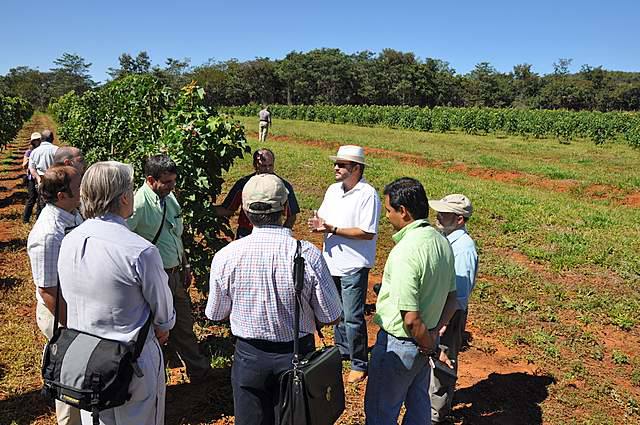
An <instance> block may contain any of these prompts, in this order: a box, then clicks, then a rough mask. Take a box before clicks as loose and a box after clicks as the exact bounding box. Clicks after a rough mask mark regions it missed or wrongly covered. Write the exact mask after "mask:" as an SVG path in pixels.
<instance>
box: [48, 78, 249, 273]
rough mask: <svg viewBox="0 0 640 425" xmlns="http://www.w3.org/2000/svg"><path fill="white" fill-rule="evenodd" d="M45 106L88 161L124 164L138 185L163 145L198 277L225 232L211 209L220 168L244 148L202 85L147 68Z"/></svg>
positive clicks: (236, 127) (233, 124)
mask: <svg viewBox="0 0 640 425" xmlns="http://www.w3.org/2000/svg"><path fill="white" fill-rule="evenodd" d="M50 112H51V113H52V115H53V116H54V117H55V119H56V121H57V122H58V124H59V126H58V135H59V136H60V138H61V139H62V140H64V141H65V142H66V143H68V144H70V145H73V146H76V147H78V148H80V149H82V151H83V152H84V154H85V157H86V160H87V162H89V163H92V162H95V161H105V160H116V161H121V162H126V163H129V164H131V165H133V167H134V170H135V176H136V181H137V184H138V185H139V184H142V183H143V182H144V174H143V172H142V165H143V163H144V160H145V158H147V157H148V156H150V155H154V154H157V153H161V152H165V153H167V154H168V155H169V156H170V157H171V158H172V159H173V160H174V161H175V162H176V164H177V165H178V172H179V174H178V186H177V188H178V189H177V190H176V194H177V196H178V197H179V199H180V204H181V205H182V211H183V218H184V224H185V234H186V237H185V248H186V250H187V252H188V255H189V260H190V262H191V264H192V267H193V270H194V272H195V273H196V275H200V276H204V275H205V274H206V273H207V272H208V268H209V266H210V264H211V259H212V257H213V254H214V253H215V251H217V250H218V249H219V248H220V247H221V246H222V245H223V244H224V241H223V240H222V239H220V238H219V237H218V235H219V234H220V232H221V231H222V232H223V233H227V234H228V233H229V229H228V223H227V222H226V221H224V220H223V219H220V218H218V217H216V216H215V215H214V214H212V212H211V211H212V210H213V205H214V204H215V200H216V197H217V196H218V195H219V194H220V192H221V188H222V183H223V179H222V174H223V172H224V171H227V170H229V167H231V165H232V164H233V162H234V161H235V160H236V159H237V158H238V157H242V156H243V155H244V154H245V153H247V152H249V147H248V145H247V142H246V139H245V135H244V129H243V127H242V126H241V125H240V124H239V123H238V122H237V121H233V120H232V119H231V118H230V117H229V116H227V115H226V114H220V113H218V112H217V111H216V110H214V109H211V108H210V107H208V106H206V105H205V103H204V90H203V89H202V88H200V87H198V86H196V85H195V84H194V83H192V84H189V85H187V86H186V87H183V88H182V90H180V91H176V90H173V89H171V88H169V87H168V86H165V85H164V84H163V83H162V82H161V81H159V80H158V79H156V78H155V77H153V76H150V75H131V76H128V77H124V78H121V79H118V80H115V81H114V82H111V83H109V84H107V85H105V86H103V87H101V88H99V89H96V90H89V91H87V92H85V93H84V94H83V95H82V96H78V95H76V94H75V93H73V92H70V93H68V94H66V95H64V96H62V97H61V98H60V99H59V100H58V102H57V103H54V104H52V105H50ZM197 281H198V282H199V283H204V281H203V280H202V279H198V280H197Z"/></svg>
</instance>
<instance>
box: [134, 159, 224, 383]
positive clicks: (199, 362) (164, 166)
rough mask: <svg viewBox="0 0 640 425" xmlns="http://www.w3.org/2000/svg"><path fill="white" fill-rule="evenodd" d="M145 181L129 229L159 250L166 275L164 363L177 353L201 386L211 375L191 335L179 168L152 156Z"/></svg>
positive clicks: (169, 160)
mask: <svg viewBox="0 0 640 425" xmlns="http://www.w3.org/2000/svg"><path fill="white" fill-rule="evenodd" d="M144 173H145V176H146V179H145V182H144V183H143V184H142V186H141V187H140V188H139V189H138V190H137V192H136V195H135V203H134V210H133V215H132V216H131V217H130V218H129V219H128V220H127V224H128V225H129V228H130V229H131V230H132V231H134V232H135V233H137V234H139V235H140V236H142V237H143V238H145V239H146V240H148V241H151V242H152V243H153V244H154V245H155V246H156V247H157V248H158V250H159V251H160V256H161V257H162V263H163V264H164V271H165V272H166V273H167V275H168V276H169V289H170V290H171V294H172V295H173V306H174V308H175V310H176V324H175V326H174V327H173V330H172V331H171V334H170V336H169V342H168V344H167V346H166V347H165V348H164V349H165V356H164V357H165V361H168V360H169V359H168V357H169V356H172V357H173V358H175V354H177V355H178V356H179V357H180V359H182V361H183V362H184V364H185V366H186V368H187V375H188V376H189V380H190V381H191V383H202V382H204V381H205V380H206V379H207V378H208V377H210V376H211V374H212V369H211V367H210V364H209V360H208V359H207V358H206V357H205V356H203V355H202V353H201V352H200V349H199V347H198V340H197V339H196V336H195V334H194V333H193V316H192V314H191V299H190V298H189V294H188V292H187V288H189V286H190V285H191V280H192V275H191V266H190V265H189V260H188V259H187V256H186V254H185V252H184V247H183V245H182V232H183V226H182V209H181V208H180V205H179V204H178V200H177V199H176V197H175V195H174V194H173V193H172V192H173V189H174V188H175V186H176V179H177V177H178V169H177V167H176V164H175V162H173V161H172V160H171V158H169V157H168V156H167V155H164V154H161V155H154V156H152V157H149V158H147V160H146V161H145V164H144Z"/></svg>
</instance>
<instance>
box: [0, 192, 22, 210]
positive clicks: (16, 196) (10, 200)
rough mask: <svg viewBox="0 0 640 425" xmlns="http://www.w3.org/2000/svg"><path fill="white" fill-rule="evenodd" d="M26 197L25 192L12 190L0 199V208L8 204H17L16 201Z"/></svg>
mask: <svg viewBox="0 0 640 425" xmlns="http://www.w3.org/2000/svg"><path fill="white" fill-rule="evenodd" d="M27 197H28V195H27V192H22V191H21V192H13V193H12V194H11V195H9V196H7V197H5V198H2V199H0V208H5V207H8V206H9V205H13V204H17V203H18V202H20V201H24V200H25V199H27Z"/></svg>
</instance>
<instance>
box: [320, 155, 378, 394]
mask: <svg viewBox="0 0 640 425" xmlns="http://www.w3.org/2000/svg"><path fill="white" fill-rule="evenodd" d="M330 159H331V160H332V161H334V163H333V170H334V173H335V179H336V183H334V184H332V185H331V186H329V188H328V189H327V192H326V193H325V195H324V200H323V201H322V205H321V206H320V209H319V210H318V211H317V213H315V214H314V216H313V217H312V218H311V219H310V220H309V222H308V224H309V228H310V229H311V231H313V232H322V233H324V244H323V252H322V254H323V256H324V259H325V261H326V262H327V265H328V266H329V270H330V271H331V276H333V279H334V281H335V283H336V286H337V287H338V291H340V295H341V297H342V309H343V311H344V315H343V317H342V319H341V320H340V323H339V324H338V325H336V326H335V329H334V335H335V343H336V346H337V347H338V348H339V349H340V352H341V353H342V355H343V356H344V357H345V358H349V359H350V360H351V372H350V373H349V376H348V378H347V380H348V382H349V383H357V382H360V381H362V380H364V379H365V378H366V377H367V367H368V366H367V365H368V358H369V357H368V353H367V348H368V347H367V343H368V341H367V324H366V322H365V319H364V306H365V302H366V297H367V283H368V277H369V270H370V269H371V267H373V265H374V262H375V257H376V240H377V237H378V235H377V232H378V221H379V218H380V209H381V205H380V197H379V196H378V192H376V190H375V188H374V187H373V186H371V185H370V184H369V183H368V182H367V181H366V180H365V178H364V169H365V166H366V163H365V160H364V150H363V149H362V147H360V146H351V145H347V146H340V148H339V149H338V153H337V155H336V156H331V157H330Z"/></svg>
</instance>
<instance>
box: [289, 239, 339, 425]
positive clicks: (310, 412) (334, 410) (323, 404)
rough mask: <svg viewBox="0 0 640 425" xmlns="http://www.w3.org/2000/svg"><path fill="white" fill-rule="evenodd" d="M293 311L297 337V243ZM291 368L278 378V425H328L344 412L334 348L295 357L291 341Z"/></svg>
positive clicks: (300, 261)
mask: <svg viewBox="0 0 640 425" xmlns="http://www.w3.org/2000/svg"><path fill="white" fill-rule="evenodd" d="M293 276H294V282H295V291H296V307H295V310H294V323H295V324H294V332H295V333H294V334H295V335H299V326H300V294H301V293H302V285H303V283H304V258H302V248H301V245H300V242H299V241H298V249H297V251H296V257H295V260H294V273H293ZM293 346H294V349H293V352H294V353H293V361H292V365H293V367H292V368H291V369H289V370H287V371H285V372H283V373H282V375H280V400H279V408H280V413H279V419H280V420H279V424H280V425H331V424H334V423H335V422H336V421H337V420H338V418H339V417H340V415H341V414H342V412H343V411H344V384H343V382H342V356H341V355H340V351H339V350H338V348H336V347H325V348H321V349H319V350H316V351H314V352H311V353H309V354H307V355H306V356H305V357H303V358H300V357H299V350H298V339H294V344H293Z"/></svg>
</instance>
